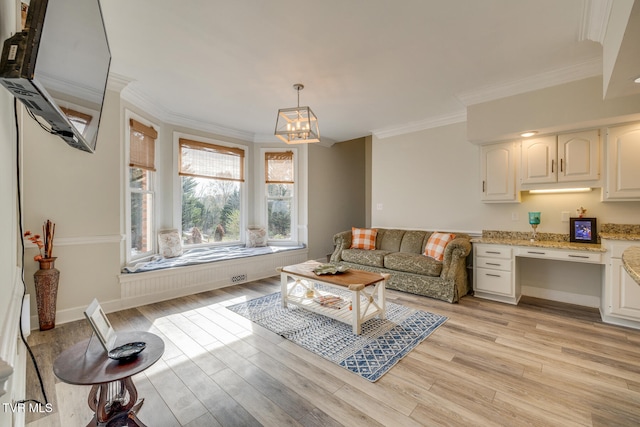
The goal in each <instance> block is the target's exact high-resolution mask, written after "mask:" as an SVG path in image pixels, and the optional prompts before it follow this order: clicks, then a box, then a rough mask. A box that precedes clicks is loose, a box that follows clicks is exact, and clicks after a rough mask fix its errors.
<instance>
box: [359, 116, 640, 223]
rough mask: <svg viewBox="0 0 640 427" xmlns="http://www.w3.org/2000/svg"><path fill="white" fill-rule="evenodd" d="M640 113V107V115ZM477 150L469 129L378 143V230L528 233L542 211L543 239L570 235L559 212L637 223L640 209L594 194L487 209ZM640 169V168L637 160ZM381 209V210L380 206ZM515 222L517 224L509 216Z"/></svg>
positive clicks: (525, 198) (533, 198) (530, 198)
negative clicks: (532, 215) (533, 215)
mask: <svg viewBox="0 0 640 427" xmlns="http://www.w3.org/2000/svg"><path fill="white" fill-rule="evenodd" d="M638 108H639V110H640V107H638ZM479 150H480V148H479V146H476V145H474V144H471V143H469V142H468V141H467V139H466V124H465V123H458V124H453V125H449V126H444V127H440V128H436V129H429V130H425V131H421V132H415V133H411V134H406V135H401V136H396V137H391V138H385V139H378V138H375V137H374V139H373V160H372V164H373V167H372V169H373V172H372V173H373V177H372V186H373V189H372V202H371V212H372V224H373V225H374V226H379V227H403V228H423V229H429V230H436V229H438V230H452V231H469V232H481V231H482V230H483V229H485V230H511V231H529V230H531V228H530V226H529V223H528V221H527V212H529V211H540V212H541V213H542V223H541V225H540V227H539V228H538V231H539V232H548V233H565V234H568V233H569V223H568V222H562V221H561V212H562V211H568V212H570V214H571V216H575V210H576V209H577V208H578V207H580V206H584V207H585V208H587V210H588V211H587V216H594V217H596V218H597V219H598V224H602V223H605V222H611V223H623V224H625V223H626V224H637V223H640V215H639V212H640V202H601V201H600V189H595V190H594V191H592V192H590V193H573V194H546V195H529V194H528V193H523V195H522V202H521V203H496V204H492V203H483V202H482V201H481V200H480V196H481V184H480V183H481V180H480V153H479ZM639 162H640V160H639ZM378 204H382V205H383V206H382V210H378V209H377V205H378ZM513 214H515V215H517V217H518V219H517V220H512V215H513Z"/></svg>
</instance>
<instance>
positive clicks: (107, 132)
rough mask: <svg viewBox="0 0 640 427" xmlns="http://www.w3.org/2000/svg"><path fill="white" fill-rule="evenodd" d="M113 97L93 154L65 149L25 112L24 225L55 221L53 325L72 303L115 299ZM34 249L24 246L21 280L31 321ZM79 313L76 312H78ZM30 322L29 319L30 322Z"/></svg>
mask: <svg viewBox="0 0 640 427" xmlns="http://www.w3.org/2000/svg"><path fill="white" fill-rule="evenodd" d="M120 123H121V116H120V96H119V94H118V93H117V92H113V91H107V94H106V98H105V103H104V109H103V112H102V120H101V124H100V131H99V134H98V141H97V146H96V152H95V153H94V154H88V153H85V152H83V151H79V150H76V149H73V148H71V147H69V146H68V145H67V144H66V143H65V142H64V141H63V140H62V139H61V138H59V137H57V136H53V135H50V134H48V133H46V132H44V131H43V130H42V129H40V127H39V126H38V125H37V124H36V123H35V122H34V121H33V120H31V119H30V118H29V117H28V116H26V115H25V120H24V123H23V126H22V132H23V138H24V156H23V159H24V161H23V163H24V173H23V174H24V224H25V228H26V229H29V230H31V231H33V232H36V231H39V232H41V229H42V224H43V223H44V222H45V221H46V220H47V219H50V220H51V221H52V222H54V223H55V224H56V230H55V233H56V234H55V239H54V248H53V255H54V256H55V257H57V258H58V259H57V260H56V268H57V269H58V270H60V285H59V290H58V305H57V311H58V315H57V319H56V322H58V323H60V322H64V321H68V320H70V319H76V318H77V315H78V310H77V308H78V307H86V306H88V305H89V303H90V302H91V301H92V300H93V298H98V300H99V301H101V303H104V304H105V308H109V302H113V301H116V302H117V300H118V299H119V298H120V287H119V284H118V280H117V275H118V274H119V272H120V253H121V247H122V245H123V243H122V238H121V224H120V218H121V201H122V194H121V190H122V179H123V178H122V170H123V169H122V164H121V144H122V143H121V132H120V127H121V126H120ZM36 253H37V249H35V247H34V246H33V245H30V246H29V247H28V250H27V260H26V261H25V278H26V280H27V285H28V289H29V293H30V294H31V295H34V297H33V298H32V300H31V312H32V315H33V317H32V318H33V319H37V317H36V316H37V309H36V305H35V289H34V287H33V273H34V272H35V271H36V270H37V267H38V265H37V263H36V262H33V261H32V258H33V256H34V255H35V254H36ZM80 313H81V311H80ZM36 325H37V321H36V322H34V321H33V320H32V327H33V326H36Z"/></svg>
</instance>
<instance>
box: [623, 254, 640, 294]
mask: <svg viewBox="0 0 640 427" xmlns="http://www.w3.org/2000/svg"><path fill="white" fill-rule="evenodd" d="M622 265H623V266H624V269H625V270H626V271H627V273H629V276H631V277H632V278H633V280H635V281H636V283H637V284H638V285H640V246H631V247H630V248H627V249H626V250H625V251H624V252H623V253H622Z"/></svg>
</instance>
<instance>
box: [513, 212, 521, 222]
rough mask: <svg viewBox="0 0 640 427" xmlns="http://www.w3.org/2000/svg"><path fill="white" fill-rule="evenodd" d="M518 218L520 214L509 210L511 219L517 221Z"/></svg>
mask: <svg viewBox="0 0 640 427" xmlns="http://www.w3.org/2000/svg"><path fill="white" fill-rule="evenodd" d="M519 219H520V215H519V214H518V212H511V221H518V220H519Z"/></svg>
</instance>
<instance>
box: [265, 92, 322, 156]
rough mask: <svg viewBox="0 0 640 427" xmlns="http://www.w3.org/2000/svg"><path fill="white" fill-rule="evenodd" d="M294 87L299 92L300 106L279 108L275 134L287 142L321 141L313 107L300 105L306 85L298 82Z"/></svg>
mask: <svg viewBox="0 0 640 427" xmlns="http://www.w3.org/2000/svg"><path fill="white" fill-rule="evenodd" d="M293 88H294V89H295V90H296V91H297V92H298V106H297V107H292V108H281V109H279V110H278V118H277V120H276V131H275V135H276V136H277V137H278V138H280V139H281V140H282V141H284V142H286V143H287V144H306V143H310V142H320V130H319V129H318V118H317V117H316V115H315V114H313V111H311V108H309V107H301V106H300V91H301V90H302V89H304V85H302V84H301V83H296V84H294V85H293Z"/></svg>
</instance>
